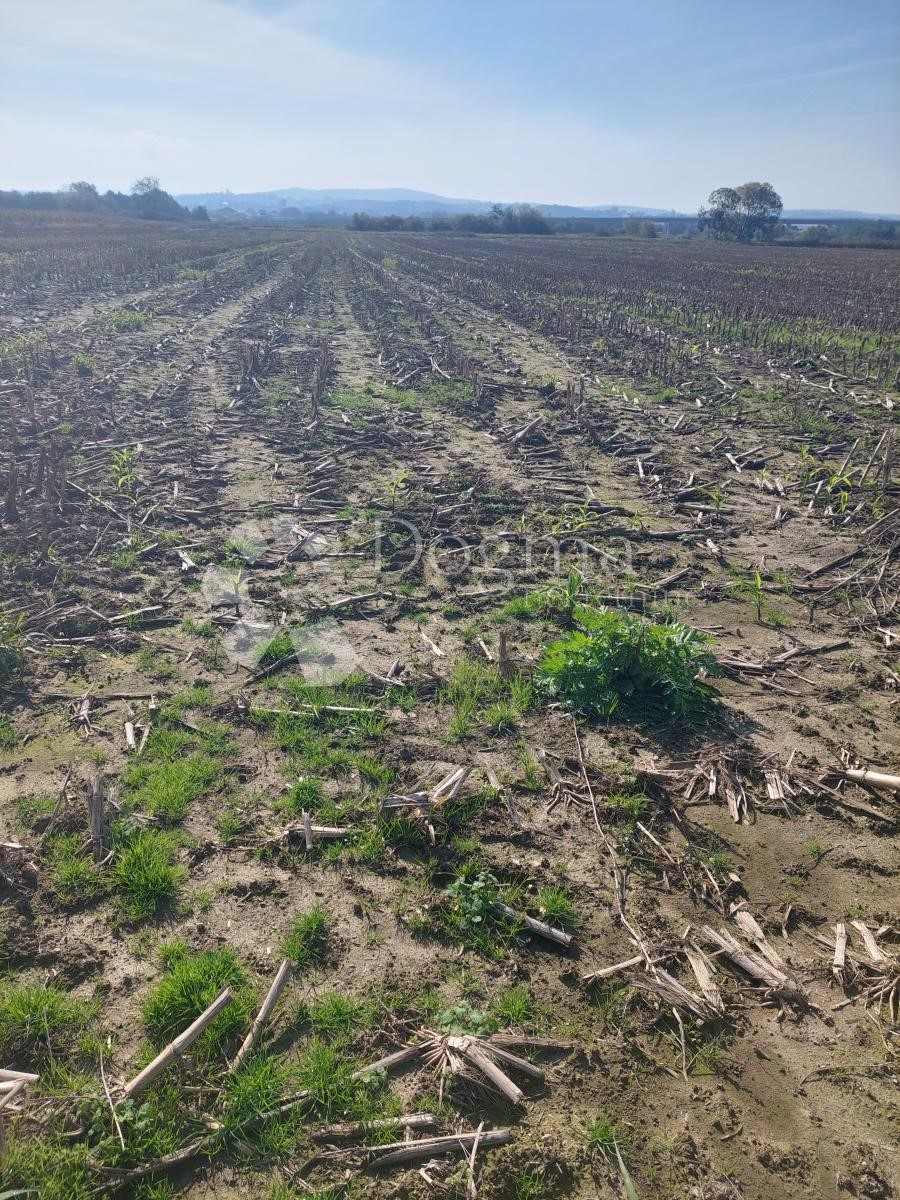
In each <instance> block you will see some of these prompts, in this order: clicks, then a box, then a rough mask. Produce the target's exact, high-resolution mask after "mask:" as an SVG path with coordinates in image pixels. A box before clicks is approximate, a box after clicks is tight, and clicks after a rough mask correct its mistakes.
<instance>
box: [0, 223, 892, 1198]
mask: <svg viewBox="0 0 900 1200" xmlns="http://www.w3.org/2000/svg"><path fill="white" fill-rule="evenodd" d="M27 217H28V219H27V220H26V219H25V215H22V216H15V217H10V218H9V219H7V217H5V216H4V217H3V220H2V223H0V304H2V307H0V430H2V434H3V437H2V442H0V486H2V494H3V501H2V503H3V506H4V507H3V512H2V517H3V521H2V529H0V549H2V559H0V577H2V610H0V700H2V714H0V826H2V834H3V836H2V845H0V856H2V857H0V912H2V925H0V932H2V941H0V950H2V955H3V958H4V974H3V977H2V980H0V1068H2V1070H0V1081H2V1080H6V1082H5V1083H3V1082H0V1088H3V1089H5V1090H3V1091H0V1121H2V1123H3V1125H2V1128H3V1131H4V1134H5V1150H4V1151H3V1152H2V1160H0V1184H2V1185H3V1186H5V1187H7V1188H12V1189H15V1188H20V1187H24V1188H26V1189H27V1188H31V1189H36V1190H37V1193H39V1194H40V1195H41V1196H42V1197H46V1198H47V1200H62V1198H65V1200H82V1198H83V1197H87V1196H94V1195H122V1196H138V1197H146V1198H147V1200H150V1198H155V1200H161V1198H162V1197H168V1196H173V1195H179V1196H185V1197H189V1198H192V1200H193V1198H196V1200H200V1198H201V1197H206V1196H216V1197H235V1198H238V1197H246V1198H248V1200H249V1198H250V1197H254V1198H256V1197H266V1198H268V1200H287V1198H289V1197H293V1196H301V1195H307V1194H309V1195H315V1196H320V1197H325V1196H328V1197H348V1198H352V1197H362V1196H374V1197H388V1196H404V1197H406V1196H408V1197H426V1196H428V1197H430V1196H450V1197H452V1196H459V1197H462V1196H466V1197H475V1196H478V1197H481V1198H482V1200H495V1198H496V1200H528V1198H537V1197H564V1196H565V1197H578V1198H585V1200H587V1198H588V1197H595V1196H598V1195H599V1196H626V1197H627V1196H632V1195H636V1196H638V1197H640V1198H641V1200H648V1198H659V1200H670V1198H681V1197H683V1198H684V1200H688V1198H691V1200H693V1198H701V1200H714V1198H715V1200H726V1198H730V1197H735V1198H743V1200H768V1198H769V1197H774V1196H778V1197H786V1198H795V1197H796V1198H798V1200H799V1198H801V1197H803V1198H807V1197H808V1198H816V1200H820V1198H834V1200H839V1198H841V1200H843V1198H845V1197H847V1196H859V1197H872V1198H882V1197H884V1198H886V1197H890V1196H893V1195H896V1194H897V1189H898V1188H900V1178H898V1177H897V1174H896V1157H895V1155H894V1150H893V1148H894V1147H895V1143H896V1130H897V1118H898V1101H897V1097H898V1089H897V1058H896V1052H897V1031H898V1019H900V1017H898V1007H900V938H898V929H897V867H898V859H897V840H896V837H897V822H898V807H897V798H898V789H900V778H898V777H900V740H898V737H897V719H898V715H900V707H898V699H900V668H898V659H897V645H898V638H900V621H898V598H900V592H898V586H900V572H898V546H900V518H898V510H897V497H898V485H897V483H896V482H895V476H896V466H895V464H896V460H897V458H898V456H900V445H898V441H897V438H896V413H897V407H896V405H897V403H900V391H898V388H900V287H898V272H897V263H898V256H897V255H896V253H894V252H893V251H880V250H837V249H800V248H794V247H788V248H779V247H752V246H747V247H744V246H734V245H732V246H727V247H726V246H720V245H713V244H710V243H706V242H700V241H678V242H675V241H672V242H664V241H660V242H659V243H648V242H632V241H628V240H624V239H601V238H580V237H554V238H530V237H525V236H520V237H509V238H504V237H499V236H496V237H495V236H491V237H466V236H450V235H447V236H444V235H439V234H429V235H416V234H367V233H360V234H349V233H344V232H330V231H329V232H316V231H310V232H302V233H298V232H295V231H293V230H291V229H289V228H283V227H261V226H258V225H256V226H252V227H236V228H231V227H223V226H215V225H213V226H212V227H209V228H202V229H200V230H199V231H198V229H197V228H196V227H193V226H187V225H185V226H179V227H178V228H177V229H176V228H174V227H173V228H169V227H167V226H154V225H151V224H149V223H147V224H137V223H131V222H125V221H122V222H112V221H110V222H106V221H103V220H98V219H94V218H83V219H79V220H77V221H69V220H66V219H64V218H61V219H53V218H51V217H45V218H43V219H37V218H36V217H35V215H34V214H27ZM135 230H137V232H135ZM283 963H286V964H287V965H286V966H284V967H283V969H282V964H283ZM226 989H228V994H227V995H225V996H224V998H223V997H222V993H223V992H224V991H225V990H226ZM270 989H272V990H271V991H270ZM267 996H268V998H269V999H270V1000H271V1001H272V1003H271V1005H267V1004H265V1003H264V1001H266V998H267ZM214 1004H215V1005H216V1007H214V1008H213V1009H212V1011H211V1012H207V1010H208V1009H209V1008H210V1006H211V1005H214ZM261 1010H262V1019H257V1017H258V1014H260V1012H261ZM204 1013H206V1017H207V1019H206V1020H205V1021H201V1022H200V1025H201V1028H199V1029H197V1028H194V1023H195V1022H196V1019H197V1018H199V1017H201V1016H203V1014H204ZM189 1028H190V1029H191V1030H192V1034H191V1035H190V1036H189V1037H188V1038H187V1039H186V1038H184V1037H182V1036H181V1035H183V1034H184V1033H185V1031H186V1030H188V1029H189ZM186 1043H187V1044H186ZM169 1046H173V1047H174V1048H173V1050H172V1051H171V1052H170V1053H168V1054H166V1053H165V1051H166V1048H167V1047H169ZM404 1052H405V1053H404ZM160 1054H162V1056H163V1057H162V1059H161V1061H160V1062H159V1063H157V1064H156V1066H153V1067H152V1069H150V1070H147V1071H145V1070H144V1069H145V1068H147V1067H148V1064H152V1063H153V1062H155V1060H156V1058H157V1056H159V1055H160ZM4 1072H7V1073H9V1074H8V1079H7V1075H5V1074H4ZM17 1072H18V1073H24V1075H22V1076H21V1077H20V1076H19V1075H17V1074H16V1073H17ZM20 1083H24V1086H23V1087H21V1088H20V1087H19V1086H18V1085H19V1084H20ZM441 1139H443V1140H441ZM0 1190H2V1189H0ZM14 1194H16V1193H14Z"/></svg>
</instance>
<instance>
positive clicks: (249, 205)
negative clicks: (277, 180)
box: [178, 188, 678, 219]
mask: <svg viewBox="0 0 900 1200" xmlns="http://www.w3.org/2000/svg"><path fill="white" fill-rule="evenodd" d="M178 199H179V200H180V202H181V203H182V204H190V205H198V204H202V205H205V206H206V207H207V208H208V210H209V212H210V215H211V216H215V215H216V214H217V212H222V213H223V215H226V214H227V215H228V216H230V217H232V219H233V218H234V217H235V216H236V215H237V214H239V213H243V214H244V215H246V216H248V217H258V216H278V215H279V213H282V212H283V211H284V210H285V209H287V208H290V209H295V210H298V211H299V212H301V213H335V214H341V215H346V216H349V215H350V214H351V213H355V212H366V213H369V214H370V215H371V216H398V217H444V216H452V215H453V214H454V213H462V212H466V213H478V212H487V211H488V209H489V208H490V207H491V204H492V201H490V200H466V199H462V198H459V197H453V196H438V195H435V194H434V193H433V192H417V191H413V190H411V189H409V188H322V189H313V188H280V189H278V190H277V191H271V192H203V193H194V194H190V195H187V194H186V195H183V196H179V197H178ZM535 208H537V209H539V210H540V211H541V212H542V213H543V214H544V216H545V217H562V218H567V217H628V216H636V217H674V216H677V215H678V214H677V213H676V212H675V210H674V209H667V208H643V207H641V206H640V205H627V204H606V205H602V206H599V207H591V208H584V207H579V206H577V205H570V204H535Z"/></svg>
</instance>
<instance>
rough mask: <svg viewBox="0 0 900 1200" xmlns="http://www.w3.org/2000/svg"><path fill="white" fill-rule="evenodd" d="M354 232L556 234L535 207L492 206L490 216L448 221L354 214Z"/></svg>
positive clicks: (469, 215)
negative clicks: (361, 230)
mask: <svg viewBox="0 0 900 1200" xmlns="http://www.w3.org/2000/svg"><path fill="white" fill-rule="evenodd" d="M348 227H349V228H350V229H367V230H381V231H382V232H393V231H394V230H407V231H408V232H413V233H421V232H438V233H446V232H448V231H453V230H456V231H458V232H461V233H552V232H553V227H552V226H551V224H550V222H549V221H548V220H547V218H546V217H545V216H544V214H543V213H542V212H541V211H540V210H539V209H537V208H535V207H534V205H533V204H516V205H506V206H504V205H503V204H492V205H491V207H490V209H489V210H488V211H487V212H486V213H457V214H454V215H453V216H447V217H400V216H391V215H388V216H384V217H373V216H370V215H369V214H368V213H354V214H353V215H352V217H351V218H350V220H349V222H348Z"/></svg>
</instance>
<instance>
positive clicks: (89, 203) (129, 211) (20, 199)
mask: <svg viewBox="0 0 900 1200" xmlns="http://www.w3.org/2000/svg"><path fill="white" fill-rule="evenodd" d="M0 208H14V209H20V210H21V209H26V210H27V209H32V210H39V211H42V212H48V211H49V212H82V213H98V214H106V215H115V216H120V217H138V218H140V219H142V220H145V221H208V220H209V214H208V213H207V211H206V209H205V208H204V206H203V205H202V204H201V205H198V206H197V207H196V208H186V207H185V206H184V205H183V204H179V203H178V201H177V200H176V199H175V198H174V197H173V196H170V195H169V193H168V192H166V191H164V190H163V189H162V188H161V187H160V186H159V180H158V179H157V178H156V177H155V176H153V175H145V176H144V177H143V178H142V179H138V180H137V181H136V182H135V184H134V185H133V186H132V189H131V191H130V192H113V191H107V192H103V193H102V194H101V193H100V192H99V191H98V190H97V188H96V186H95V185H94V184H93V183H87V182H85V181H84V180H83V179H82V180H78V182H76V183H70V184H69V186H68V187H67V188H61V189H60V190H59V191H57V192H18V191H9V192H3V191H0Z"/></svg>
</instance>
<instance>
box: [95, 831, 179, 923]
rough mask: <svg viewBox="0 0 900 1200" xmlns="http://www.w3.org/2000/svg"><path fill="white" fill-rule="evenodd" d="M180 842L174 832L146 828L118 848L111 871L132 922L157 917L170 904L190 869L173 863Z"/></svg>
mask: <svg viewBox="0 0 900 1200" xmlns="http://www.w3.org/2000/svg"><path fill="white" fill-rule="evenodd" d="M176 845H177V842H176V839H175V837H174V836H173V835H172V834H171V833H163V832H160V831H159V830H156V829H147V830H145V831H144V832H142V833H137V834H134V835H132V836H130V837H129V838H128V839H127V840H126V841H125V843H124V845H123V846H122V847H121V848H120V849H119V851H118V853H117V855H116V859H115V862H114V864H113V868H112V872H111V880H112V887H113V891H114V892H115V893H116V896H117V898H118V902H119V905H120V907H121V909H122V912H123V913H124V915H125V916H126V917H127V918H128V919H129V920H131V921H141V920H145V919H146V918H147V917H152V916H155V915H156V914H157V913H158V912H159V911H160V910H161V909H163V908H164V907H166V906H167V905H170V904H171V903H172V902H173V901H174V899H175V896H176V893H177V891H178V887H179V885H180V884H181V883H183V882H184V880H185V879H186V878H187V870H186V869H185V868H184V867H180V866H176V865H175V863H174V861H173V860H174V857H175V848H176Z"/></svg>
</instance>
